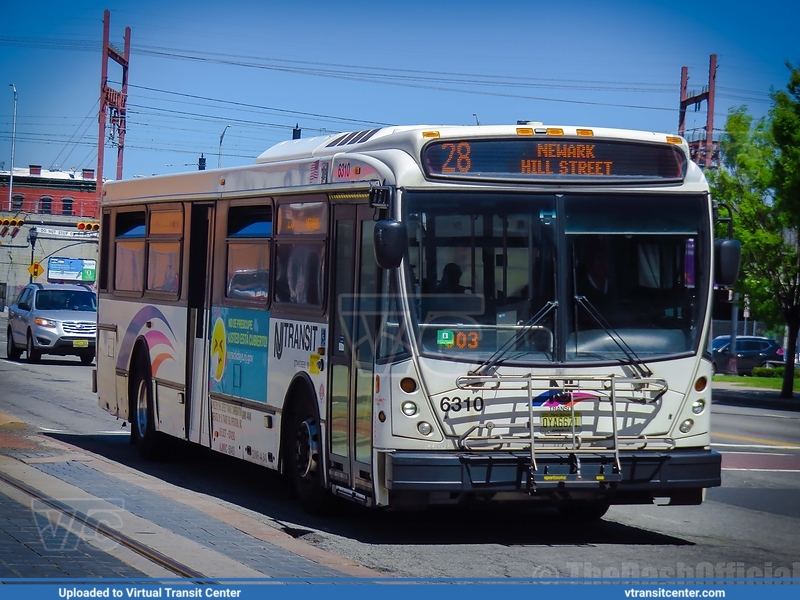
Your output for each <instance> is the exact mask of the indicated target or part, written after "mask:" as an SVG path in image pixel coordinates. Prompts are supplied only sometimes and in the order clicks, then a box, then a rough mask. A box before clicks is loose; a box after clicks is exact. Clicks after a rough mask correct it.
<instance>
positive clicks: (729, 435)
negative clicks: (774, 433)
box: [711, 431, 800, 448]
mask: <svg viewBox="0 0 800 600" xmlns="http://www.w3.org/2000/svg"><path fill="white" fill-rule="evenodd" d="M711 435H712V437H721V438H725V439H728V440H739V441H740V442H753V443H755V444H767V445H768V446H769V447H771V448H774V447H775V446H781V447H787V448H800V444H787V443H786V442H776V441H773V440H765V439H764V438H755V437H748V436H746V435H734V434H732V433H718V432H716V431H714V432H711Z"/></svg>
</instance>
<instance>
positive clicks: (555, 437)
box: [456, 374, 675, 491]
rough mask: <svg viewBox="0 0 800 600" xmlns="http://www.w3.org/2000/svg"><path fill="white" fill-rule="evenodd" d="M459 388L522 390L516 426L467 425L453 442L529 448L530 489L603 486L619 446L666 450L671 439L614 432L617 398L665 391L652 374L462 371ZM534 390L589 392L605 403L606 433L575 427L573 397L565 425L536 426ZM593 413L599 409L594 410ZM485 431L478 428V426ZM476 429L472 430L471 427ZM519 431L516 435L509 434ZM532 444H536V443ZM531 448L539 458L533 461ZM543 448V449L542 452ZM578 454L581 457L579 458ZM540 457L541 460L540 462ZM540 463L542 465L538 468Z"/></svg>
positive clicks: (635, 399)
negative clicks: (523, 409)
mask: <svg viewBox="0 0 800 600" xmlns="http://www.w3.org/2000/svg"><path fill="white" fill-rule="evenodd" d="M456 385H457V386H458V388H459V389H464V390H481V389H487V388H489V389H493V390H508V391H511V390H517V391H521V390H524V391H525V392H526V395H527V406H528V422H527V423H526V424H522V425H513V424H509V425H503V426H502V427H503V428H504V429H505V430H507V431H508V433H506V434H503V433H496V434H495V433H493V429H495V428H496V426H495V424H494V423H493V422H492V421H486V422H482V423H480V424H476V425H474V426H472V427H471V428H470V429H469V430H468V431H466V432H465V433H463V434H462V435H461V436H460V437H459V439H458V444H459V446H460V447H461V448H463V449H465V450H480V449H482V450H489V449H496V450H500V449H506V450H513V449H529V451H530V465H529V477H528V485H529V489H530V490H534V491H535V490H536V489H537V488H540V487H541V488H554V489H556V488H558V487H561V486H563V485H565V484H567V483H568V484H569V486H570V487H571V488H574V487H583V486H586V487H593V488H594V487H598V486H606V487H607V486H608V485H609V484H611V483H612V482H616V481H620V480H621V479H622V465H621V463H620V457H619V450H620V445H623V446H625V447H631V448H636V449H643V448H645V447H649V448H652V447H654V446H655V447H662V448H664V449H671V448H673V447H674V445H675V442H674V440H672V439H670V438H658V439H652V438H648V437H647V436H645V435H635V436H634V435H631V436H626V435H619V433H618V420H617V402H630V403H636V404H655V403H656V402H658V401H659V400H660V399H661V397H662V396H663V395H664V393H665V392H666V391H667V389H668V386H667V382H666V381H665V380H663V379H658V378H636V377H620V376H616V375H610V376H597V375H586V376H584V375H573V376H570V377H552V376H538V375H530V374H527V375H498V374H494V375H464V376H461V377H459V378H458V379H457V380H456ZM534 391H536V392H547V391H549V392H550V393H551V394H557V395H559V396H562V397H563V396H565V395H566V396H567V397H568V398H570V399H571V398H573V397H574V395H575V394H577V393H579V392H587V391H588V392H591V393H592V394H593V399H594V400H596V401H597V403H598V405H597V406H598V409H600V408H601V404H603V403H604V402H606V401H607V402H609V403H610V408H611V423H612V427H611V434H610V435H582V434H581V433H579V432H578V431H577V430H576V423H577V419H576V414H575V405H576V403H575V402H573V401H569V402H567V406H568V408H569V412H568V413H566V414H569V415H570V419H569V422H570V429H569V431H565V432H563V433H553V432H543V431H539V432H537V431H536V427H535V426H534V419H535V416H536V415H537V414H539V415H540V416H541V414H543V413H541V411H538V410H536V409H535V407H534V405H533V401H534ZM598 418H599V414H598ZM484 430H485V431H486V433H483V431H484ZM476 431H477V432H478V433H477V434H476V433H475V432H476ZM515 431H519V432H520V433H519V434H516V433H514V432H515ZM537 446H538V448H537ZM537 450H538V451H539V453H540V454H539V458H540V459H544V460H538V461H537ZM543 451H544V452H543ZM554 454H555V455H563V454H568V456H569V459H568V462H566V463H565V462H564V461H563V460H560V461H556V462H553V461H550V460H546V459H545V456H551V455H554ZM581 456H583V457H584V458H585V459H586V460H584V462H583V463H582V462H581ZM540 462H541V464H540ZM540 466H541V467H542V468H541V469H540Z"/></svg>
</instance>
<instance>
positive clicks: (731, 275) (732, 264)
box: [714, 239, 742, 287]
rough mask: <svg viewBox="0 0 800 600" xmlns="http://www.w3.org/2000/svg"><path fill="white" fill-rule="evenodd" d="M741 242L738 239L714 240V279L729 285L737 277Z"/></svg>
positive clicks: (731, 284)
mask: <svg viewBox="0 0 800 600" xmlns="http://www.w3.org/2000/svg"><path fill="white" fill-rule="evenodd" d="M741 257H742V244H741V243H740V242H739V240H727V239H725V240H714V267H715V268H714V281H715V282H716V283H717V285H720V286H725V287H731V286H733V284H735V283H736V279H737V278H738V277H739V264H740V262H741Z"/></svg>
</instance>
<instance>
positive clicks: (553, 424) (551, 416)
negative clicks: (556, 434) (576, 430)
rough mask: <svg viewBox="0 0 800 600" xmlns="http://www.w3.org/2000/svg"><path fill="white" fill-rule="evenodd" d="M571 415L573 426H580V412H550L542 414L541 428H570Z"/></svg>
mask: <svg viewBox="0 0 800 600" xmlns="http://www.w3.org/2000/svg"><path fill="white" fill-rule="evenodd" d="M573 415H574V417H575V427H580V426H581V413H579V412H576V413H571V412H552V413H548V414H543V415H542V429H572V423H573Z"/></svg>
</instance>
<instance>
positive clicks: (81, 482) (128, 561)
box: [0, 412, 383, 583]
mask: <svg viewBox="0 0 800 600" xmlns="http://www.w3.org/2000/svg"><path fill="white" fill-rule="evenodd" d="M20 487H23V488H32V489H33V490H35V492H36V493H37V494H38V495H39V496H40V497H39V498H32V497H31V496H30V495H29V494H27V493H25V492H24V491H23V490H22V489H20ZM51 500H52V501H55V502H56V503H57V504H58V505H60V506H62V507H66V508H67V509H68V510H67V514H64V513H63V512H61V511H58V510H55V509H54V508H53V507H52V506H51V505H49V504H48V502H49V501H51ZM76 516H77V517H78V518H76ZM81 516H88V517H90V518H94V519H97V520H101V521H103V522H104V523H106V524H107V525H108V526H109V527H111V529H113V530H116V531H118V532H119V533H121V534H122V535H124V536H126V537H128V538H132V539H133V540H134V541H135V542H137V543H139V544H142V545H144V546H147V547H149V548H152V549H154V550H155V551H157V552H159V553H161V554H163V555H166V556H169V557H172V558H174V559H175V560H177V561H178V562H180V563H182V564H183V565H185V566H186V567H188V568H189V569H191V570H193V571H194V572H197V573H200V574H202V576H203V577H207V578H209V579H215V580H219V579H228V580H230V579H250V580H269V579H274V578H280V579H287V578H288V579H297V580H301V581H302V580H310V579H317V578H324V579H334V580H336V579H342V578H352V577H360V578H369V579H376V578H381V577H383V575H381V574H380V573H377V572H375V571H372V570H370V569H368V568H366V567H363V566H361V565H360V564H358V563H356V562H354V561H352V560H349V559H346V558H342V557H340V556H337V555H335V554H332V553H329V552H326V551H324V550H320V549H318V548H316V547H314V546H312V545H310V544H307V543H305V542H303V541H301V540H298V539H296V538H294V537H292V536H291V535H289V534H288V533H286V532H284V531H282V530H280V529H276V528H275V527H272V526H270V525H268V524H267V523H265V522H263V521H262V520H260V519H258V518H257V516H258V515H254V516H249V515H247V514H243V513H242V512H239V511H237V510H234V509H233V508H230V507H228V506H225V505H224V504H221V503H219V502H216V501H214V500H213V499H211V498H209V497H206V496H203V495H199V494H195V493H193V492H190V491H187V490H185V489H183V488H181V487H178V486H174V485H171V484H169V483H167V482H164V481H162V480H159V479H157V478H154V477H151V476H149V475H146V474H143V473H141V472H139V471H136V470H134V469H130V468H127V467H125V466H122V465H119V464H117V463H114V462H113V461H110V460H107V459H105V458H103V457H101V456H98V455H95V454H92V453H89V452H86V451H84V450H81V449H79V448H76V447H73V446H70V445H69V444H67V443H65V442H61V441H56V440H54V439H52V438H49V437H45V436H42V435H39V434H38V432H37V431H35V430H34V429H33V428H31V427H28V426H26V425H25V424H24V423H21V422H20V421H19V420H18V419H15V418H14V417H13V416H12V415H8V414H4V413H2V412H0V583H2V582H3V581H14V580H16V579H19V578H48V580H49V581H52V580H55V579H68V578H92V579H96V578H125V579H129V580H139V581H146V580H156V581H159V580H162V581H163V580H166V579H171V580H172V581H174V580H175V578H176V575H175V573H173V572H171V571H167V570H166V569H165V568H163V567H161V566H158V565H156V564H154V563H152V562H151V561H149V560H147V559H145V558H143V557H142V556H141V555H140V554H137V553H135V552H133V551H132V550H129V549H127V548H126V547H124V546H122V545H121V544H119V543H118V542H116V541H114V540H111V539H109V538H106V537H103V536H101V535H98V534H96V533H95V532H94V531H93V530H91V529H90V528H88V527H87V526H85V525H83V523H81V522H80V520H79V519H80V517H81Z"/></svg>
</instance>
